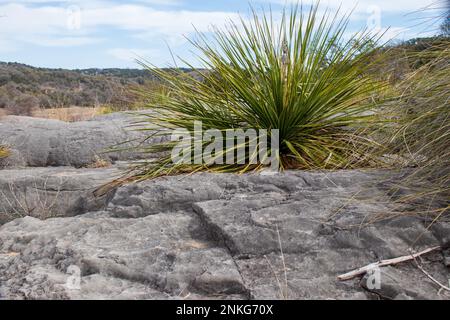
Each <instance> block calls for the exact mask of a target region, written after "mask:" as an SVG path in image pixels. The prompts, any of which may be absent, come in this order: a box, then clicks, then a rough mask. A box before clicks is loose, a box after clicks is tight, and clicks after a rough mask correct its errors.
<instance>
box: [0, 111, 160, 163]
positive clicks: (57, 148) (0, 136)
mask: <svg viewBox="0 0 450 320" xmlns="http://www.w3.org/2000/svg"><path fill="white" fill-rule="evenodd" d="M137 120H138V118H137V117H136V116H134V115H129V114H127V113H115V114H111V115H106V116H99V117H96V118H94V119H92V120H89V121H80V122H72V123H68V122H63V121H58V120H50V119H40V118H31V117H18V116H7V117H4V118H2V119H0V144H3V145H7V146H8V147H9V148H10V150H11V156H10V157H8V158H6V159H2V160H0V168H1V167H4V168H5V167H9V168H10V167H23V166H30V167H47V166H72V167H87V166H92V165H95V163H96V162H98V161H106V162H115V161H121V160H122V161H123V160H135V159H139V158H141V157H142V154H139V153H137V152H133V151H132V150H126V151H114V152H109V151H110V149H111V147H117V148H119V149H126V148H129V147H131V146H135V145H137V144H139V143H140V142H141V141H142V140H143V138H144V137H145V133H143V132H142V131H141V132H139V131H136V130H134V129H136V127H133V125H134V124H135V122H136V121H137ZM159 139H160V138H159ZM153 140H157V139H156V138H155V139H153ZM149 142H150V141H149ZM107 151H108V152H107ZM146 157H149V155H146Z"/></svg>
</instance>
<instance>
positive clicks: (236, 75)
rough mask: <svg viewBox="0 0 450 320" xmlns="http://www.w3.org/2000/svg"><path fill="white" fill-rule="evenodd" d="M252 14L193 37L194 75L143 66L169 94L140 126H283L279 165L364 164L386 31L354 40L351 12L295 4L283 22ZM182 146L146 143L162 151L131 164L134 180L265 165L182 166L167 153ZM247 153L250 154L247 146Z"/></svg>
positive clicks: (163, 132) (360, 35)
mask: <svg viewBox="0 0 450 320" xmlns="http://www.w3.org/2000/svg"><path fill="white" fill-rule="evenodd" d="M251 12H252V16H251V18H250V19H247V20H246V19H244V18H241V21H240V22H239V23H232V22H231V23H230V24H229V25H228V26H227V27H226V28H222V29H220V28H217V27H214V29H213V32H212V33H211V34H209V33H208V34H202V33H197V36H196V37H195V39H194V40H190V41H191V43H192V44H193V46H194V47H195V48H196V49H197V50H198V51H199V54H198V56H197V57H198V60H199V62H200V64H201V65H202V67H201V69H198V68H197V70H198V72H196V73H195V74H192V73H191V74H187V73H185V72H183V71H182V70H180V71H177V69H172V70H170V72H167V71H164V70H161V69H158V68H154V67H152V66H151V65H150V64H148V63H147V62H145V61H141V62H140V63H141V64H142V65H143V66H144V67H146V68H148V69H149V71H150V72H153V73H155V74H156V75H157V76H158V77H159V78H160V79H161V81H162V82H163V83H164V85H165V86H167V87H168V88H169V90H170V94H169V95H166V96H164V99H157V98H152V99H150V100H153V101H158V103H157V104H151V105H149V106H148V107H149V108H151V109H152V110H153V112H152V113H151V115H148V114H147V115H146V117H147V118H146V120H145V122H144V128H143V130H149V131H154V130H158V129H160V131H159V132H158V133H156V134H161V135H166V134H167V132H168V130H172V129H175V128H183V129H187V130H188V131H189V132H191V133H192V134H194V121H201V122H202V124H203V130H208V129H218V130H220V131H221V132H225V131H226V130H227V129H237V128H239V129H244V130H246V129H250V128H251V129H255V130H260V129H266V130H268V132H269V137H270V132H271V130H272V129H278V130H279V134H280V149H279V169H280V170H283V169H287V168H304V169H317V168H320V169H335V168H348V167H356V166H362V165H366V164H367V163H368V161H369V159H368V158H367V152H366V149H367V148H368V147H371V145H372V143H373V141H371V139H370V138H369V135H366V134H365V133H366V132H367V130H368V128H369V127H370V126H372V125H373V124H374V123H376V122H377V121H378V120H377V116H376V113H375V112H372V111H371V110H372V109H373V108H374V106H375V104H376V98H377V94H378V91H379V90H380V89H381V88H382V87H383V84H382V83H380V82H377V81H375V80H374V79H372V78H371V77H370V76H368V75H367V73H366V71H367V70H368V68H369V67H370V64H371V60H373V57H374V54H373V53H374V52H375V50H377V43H378V40H379V35H374V34H372V33H370V32H369V31H362V32H359V33H356V34H354V35H352V36H349V35H348V33H347V32H346V30H347V25H348V22H349V15H341V14H339V13H336V14H332V13H331V12H329V11H326V12H325V13H323V14H321V13H319V7H318V5H314V6H312V7H310V8H305V7H302V6H299V5H294V6H292V7H291V8H288V9H285V10H284V11H283V12H282V15H281V18H280V19H276V18H275V17H274V14H273V13H272V12H264V11H262V13H258V12H257V11H256V10H254V9H252V10H251ZM183 62H184V63H185V64H187V65H189V63H188V62H186V61H184V60H183ZM189 66H191V65H189ZM191 67H192V66H191ZM192 68H193V67H192ZM149 95H150V96H152V95H154V93H151V92H150V93H149ZM153 134H155V133H153ZM176 143H177V142H174V141H165V142H163V143H159V144H154V145H151V146H149V147H145V148H144V147H143V148H142V151H144V152H149V153H155V152H162V153H161V154H162V156H161V157H160V158H159V159H157V160H156V161H151V162H148V163H144V164H141V165H139V166H137V167H134V170H133V173H132V176H133V177H134V179H136V180H142V179H148V178H154V177H157V176H160V175H167V174H175V173H180V172H193V171H197V170H212V171H219V172H247V171H251V170H258V169H261V168H262V167H263V164H262V163H259V164H256V165H248V164H246V165H229V164H223V165H206V164H196V165H195V164H192V165H184V164H176V163H173V162H172V160H171V158H170V154H169V153H170V150H172V148H173V147H174V145H175V144H176ZM246 143H247V144H248V141H247V142H246ZM225 148H226V147H225ZM229 151H230V150H225V151H224V152H223V154H225V153H226V152H229ZM218 156H221V155H220V154H219V155H218ZM246 157H247V160H248V159H249V158H250V157H251V155H250V154H249V153H248V152H247V154H246Z"/></svg>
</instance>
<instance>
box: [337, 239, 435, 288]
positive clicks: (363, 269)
mask: <svg viewBox="0 0 450 320" xmlns="http://www.w3.org/2000/svg"><path fill="white" fill-rule="evenodd" d="M440 248H441V247H440V246H437V247H432V248H428V249H425V250H423V251H420V252H418V253H414V254H410V255H407V256H402V257H398V258H394V259H388V260H381V261H378V262H374V263H371V264H369V265H367V266H364V267H361V268H358V269H355V270H352V271H350V272H347V273H345V274H342V275H340V276H338V277H337V278H338V280H340V281H346V280H350V279H353V278H355V277H357V276H359V275H362V274H365V273H367V272H368V271H370V270H372V269H373V268H376V267H378V268H379V267H385V266H390V265H394V264H398V263H402V262H406V261H410V260H414V259H415V258H417V257H420V256H422V255H424V254H427V253H430V252H432V251H435V250H438V249H440Z"/></svg>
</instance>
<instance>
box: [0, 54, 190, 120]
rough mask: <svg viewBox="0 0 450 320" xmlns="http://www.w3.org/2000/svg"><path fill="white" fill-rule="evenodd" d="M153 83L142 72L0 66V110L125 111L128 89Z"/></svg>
mask: <svg viewBox="0 0 450 320" xmlns="http://www.w3.org/2000/svg"><path fill="white" fill-rule="evenodd" d="M184 71H185V72H191V71H192V70H189V69H184ZM156 81H157V80H156V78H155V76H154V75H152V73H151V72H150V71H148V70H141V69H84V70H65V69H47V68H35V67H31V66H28V65H25V64H20V63H5V62H0V109H6V110H7V112H8V113H10V114H28V113H29V112H30V110H32V109H33V108H37V107H39V108H57V107H70V106H81V107H84V106H89V107H92V106H100V105H109V106H112V107H114V108H117V109H127V108H129V107H130V105H131V104H133V103H134V102H135V101H134V100H135V97H133V95H132V94H131V93H130V92H131V91H132V90H131V88H133V87H139V86H144V85H146V84H152V83H155V82H156Z"/></svg>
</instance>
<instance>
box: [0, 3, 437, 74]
mask: <svg viewBox="0 0 450 320" xmlns="http://www.w3.org/2000/svg"><path fill="white" fill-rule="evenodd" d="M309 1H311V0H309ZM434 1H435V0H359V1H357V0H337V1H331V0H322V1H321V3H322V7H326V6H328V7H330V8H332V9H336V8H338V7H339V6H340V5H341V7H342V9H341V10H342V11H347V10H351V9H354V14H353V16H352V20H351V23H350V30H351V31H357V30H360V29H361V28H363V27H364V26H366V25H369V27H370V26H372V27H377V28H380V29H381V30H385V29H386V28H388V27H389V28H390V29H389V31H388V32H387V33H386V37H390V38H397V39H408V38H411V37H415V36H418V35H420V36H426V35H429V34H433V33H436V32H437V27H436V26H430V25H429V23H427V22H426V19H425V20H423V19H422V16H423V17H425V18H427V17H430V15H431V16H433V15H435V13H433V14H430V11H429V10H425V11H421V12H417V11H418V10H420V9H422V8H424V7H426V6H428V5H432V3H433V2H434ZM285 2H286V1H285V0H252V1H251V3H252V4H253V5H254V6H255V7H256V8H260V7H261V6H263V7H268V6H269V5H270V6H271V7H272V10H273V11H280V10H281V9H282V6H283V5H284V3H285ZM288 2H289V0H288ZM304 2H305V1H304ZM306 2H307V1H306ZM355 6H356V7H355ZM238 15H241V16H243V17H244V18H245V17H246V16H247V15H248V2H246V1H242V0H128V1H119V0H78V1H77V0H65V1H63V0H60V1H57V0H53V1H48V0H16V1H9V0H0V61H8V62H13V61H14V62H21V63H26V64H30V65H33V66H40V67H55V68H71V69H74V68H89V67H99V68H105V67H121V68H126V67H136V64H135V62H134V61H133V60H134V58H135V57H136V56H141V57H145V58H146V59H147V60H149V61H151V62H152V63H154V64H156V65H158V66H166V65H168V64H170V63H171V58H170V57H171V56H170V53H169V50H168V46H169V47H170V48H171V49H172V51H173V52H174V53H175V55H180V56H182V57H183V58H186V59H187V60H190V59H191V58H192V53H191V52H190V46H189V44H188V43H187V42H186V40H185V36H187V37H190V36H192V33H193V30H194V27H193V26H195V27H196V28H197V29H198V30H200V31H204V32H208V30H210V29H209V28H210V26H211V25H212V24H214V25H223V24H225V23H226V22H227V21H228V19H230V18H231V19H236V18H237V17H238Z"/></svg>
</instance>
